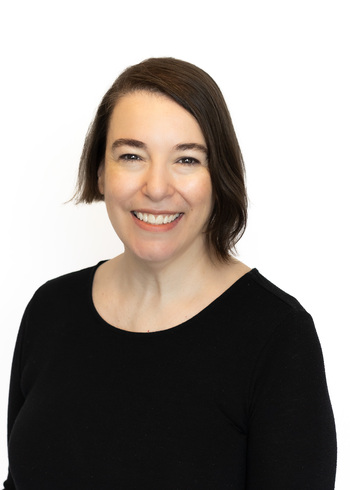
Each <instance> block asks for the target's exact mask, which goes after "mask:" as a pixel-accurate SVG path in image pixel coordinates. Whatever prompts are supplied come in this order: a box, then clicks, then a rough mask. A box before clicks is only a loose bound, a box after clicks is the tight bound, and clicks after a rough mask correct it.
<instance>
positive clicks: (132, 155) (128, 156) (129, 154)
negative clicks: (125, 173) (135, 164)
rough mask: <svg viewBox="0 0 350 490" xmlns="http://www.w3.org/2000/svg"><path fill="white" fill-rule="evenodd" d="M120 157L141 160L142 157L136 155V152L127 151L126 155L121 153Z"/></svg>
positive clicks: (121, 158)
mask: <svg viewBox="0 0 350 490" xmlns="http://www.w3.org/2000/svg"><path fill="white" fill-rule="evenodd" d="M119 159H120V160H140V157H139V156H138V155H135V154H134V153H125V154H124V155H120V157H119Z"/></svg>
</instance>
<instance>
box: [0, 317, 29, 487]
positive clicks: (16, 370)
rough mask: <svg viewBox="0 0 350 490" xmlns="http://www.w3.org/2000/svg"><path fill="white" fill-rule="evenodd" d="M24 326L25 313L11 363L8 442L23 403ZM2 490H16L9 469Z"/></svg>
mask: <svg viewBox="0 0 350 490" xmlns="http://www.w3.org/2000/svg"><path fill="white" fill-rule="evenodd" d="M25 324H26V313H25V314H24V316H23V320H22V323H21V327H20V329H19V333H18V336H17V341H16V346H15V351H14V356H13V361H12V370H11V380H10V392H9V403H8V442H9V440H10V437H11V432H12V428H13V425H14V423H15V421H16V418H17V415H18V413H19V411H20V409H21V407H22V405H23V402H24V396H23V393H22V391H21V351H22V344H23V337H24V330H25ZM4 489H5V490H15V489H16V487H15V484H14V481H13V478H12V475H11V471H10V469H9V473H8V476H7V479H6V481H5V482H4Z"/></svg>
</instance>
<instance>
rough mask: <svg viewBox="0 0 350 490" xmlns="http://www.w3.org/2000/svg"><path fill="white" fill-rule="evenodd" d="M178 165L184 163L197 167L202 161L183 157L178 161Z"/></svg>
mask: <svg viewBox="0 0 350 490" xmlns="http://www.w3.org/2000/svg"><path fill="white" fill-rule="evenodd" d="M178 163H183V164H184V165H196V164H198V163H200V161H199V160H197V158H193V157H183V158H180V159H179V160H178Z"/></svg>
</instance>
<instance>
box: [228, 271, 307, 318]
mask: <svg viewBox="0 0 350 490" xmlns="http://www.w3.org/2000/svg"><path fill="white" fill-rule="evenodd" d="M238 285H239V287H238V288H237V289H238V291H237V293H238V294H240V295H241V301H242V303H243V304H245V305H247V307H249V308H253V309H254V310H255V311H256V312H257V313H260V314H263V313H264V312H265V313H268V312H271V313H272V312H276V313H278V314H279V315H289V314H296V313H298V312H299V313H306V311H305V309H304V307H303V306H302V305H301V304H300V302H299V301H298V300H297V299H296V298H295V297H294V296H292V295H290V294H288V293H287V292H286V291H283V290H282V289H280V288H279V287H278V286H276V285H275V284H273V283H272V282H271V281H269V280H268V279H266V277H264V276H263V275H262V274H260V272H259V271H258V270H257V269H252V270H251V271H250V272H248V273H247V274H245V275H244V276H243V277H242V278H241V280H240V281H238ZM233 286H234V285H233ZM232 289H233V291H232V293H233V294H235V291H234V287H233V288H232Z"/></svg>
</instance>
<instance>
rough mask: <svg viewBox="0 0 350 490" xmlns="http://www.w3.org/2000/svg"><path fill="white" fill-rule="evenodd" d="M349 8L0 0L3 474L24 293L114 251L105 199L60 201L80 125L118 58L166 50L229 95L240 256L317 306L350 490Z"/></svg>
mask: <svg viewBox="0 0 350 490" xmlns="http://www.w3.org/2000/svg"><path fill="white" fill-rule="evenodd" d="M347 3H348V2H346V1H340V0H332V1H322V0H319V1H317V2H316V1H310V0H302V1H301V0H294V1H283V0H278V1H277V0H276V1H272V0H265V1H258V0H257V1H249V0H244V1H243V0H242V1H231V2H229V1H227V2H225V1H223V0H216V1H215V2H210V3H208V4H207V6H206V2H203V1H192V2H191V0H186V1H183V0H176V2H174V3H171V4H168V3H166V2H164V1H159V2H157V1H154V0H150V1H135V0H134V1H133V2H126V1H125V2H118V0H114V1H105V0H99V1H96V2H91V1H88V0H86V1H85V2H84V3H83V2H80V1H79V2H75V1H74V0H70V1H61V2H60V3H58V2H57V4H56V3H53V2H47V1H38V0H32V1H30V2H27V1H24V0H19V1H16V0H13V1H12V2H11V3H10V2H6V3H5V2H3V3H2V7H1V8H0V19H1V20H0V36H1V38H0V46H1V61H0V63H1V77H0V83H1V88H0V98H1V99H0V101H1V106H0V107H1V110H0V118H1V120H0V124H1V128H0V129H1V133H0V134H1V192H0V199H1V207H0V210H1V241H0V246H1V262H2V264H1V271H2V274H1V296H0V297H1V307H0V336H1V338H0V346H1V350H0V363H1V364H0V366H1V371H0V383H1V386H0V393H1V395H0V436H1V437H0V480H3V479H5V477H6V468H7V457H6V410H7V392H8V381H9V375H10V365H11V358H12V352H13V347H14V342H15V338H16V334H17V330H18V326H19V323H20V319H21V316H22V313H23V310H24V308H25V306H26V304H27V302H28V301H29V299H30V297H31V296H32V294H33V292H34V291H35V289H36V288H37V287H38V286H39V285H41V284H42V283H43V282H45V281H46V280H47V279H49V278H52V277H55V276H57V275H61V274H63V273H66V272H69V271H72V270H76V269H79V268H82V267H87V266H90V265H92V264H95V263H96V262H97V261H99V260H101V259H104V258H109V257H112V256H114V255H116V254H117V253H119V252H120V251H121V245H120V243H119V242H118V240H117V239H116V238H115V236H114V232H113V231H112V228H111V227H110V225H109V223H108V220H107V218H106V215H105V210H104V205H103V204H99V205H91V206H82V205H81V206H74V205H73V204H64V202H65V201H67V200H69V199H70V197H71V196H72V193H73V190H74V183H75V178H76V171H77V165H78V161H79V156H80V152H81V148H82V144H83V141H84V136H85V133H86V130H87V128H88V125H89V123H90V121H91V119H92V117H93V115H94V112H95V110H96V108H97V105H98V103H99V101H100V99H101V97H102V96H103V94H104V93H105V91H106V90H107V89H108V87H109V86H110V85H111V83H112V82H113V81H114V79H115V78H116V77H117V75H118V74H119V73H120V72H121V71H122V70H123V69H124V68H125V67H126V66H129V65H131V64H134V63H137V62H139V61H142V60H143V59H145V58H148V57H151V56H174V57H177V58H182V59H184V60H187V61H190V62H193V63H195V64H197V65H198V66H200V67H201V68H203V69H205V70H206V71H207V72H208V73H209V74H211V75H212V76H213V78H214V79H215V80H216V81H217V83H218V84H219V86H220V87H221V89H222V91H223V93H224V96H225V98H226V100H227V103H228V105H229V108H230V111H231V114H232V118H233V122H234V125H235V128H236V131H237V135H238V138H239V141H240V144H241V147H242V151H243V155H244V158H245V162H246V167H247V177H248V190H249V195H250V202H251V204H250V220H249V226H248V231H247V233H246V235H245V237H244V238H243V239H242V241H241V243H240V246H239V253H240V258H241V260H243V261H244V262H246V263H247V264H248V265H250V266H255V267H258V269H259V270H260V272H261V273H262V274H264V275H265V276H267V277H268V278H269V279H270V280H272V281H273V282H275V283H276V284H277V285H279V286H280V287H281V288H283V289H285V290H287V291H288V292H289V293H291V294H293V295H294V296H296V297H297V298H298V299H299V301H300V302H301V303H302V304H303V305H304V306H305V308H306V309H307V310H308V311H310V312H311V314H312V315H313V317H314V320H315V323H316V326H317V330H318V334H319V337H320V340H321V343H322V346H323V352H324V358H325V363H326V368H327V377H328V384H329V390H330V394H331V398H332V402H333V408H334V412H335V417H336V422H337V430H338V444H339V462H338V476H337V486H336V488H337V489H338V490H346V489H348V488H350V473H349V461H350V422H349V413H350V399H349V398H350V395H349V375H350V362H349V357H350V354H349V336H348V330H349V327H350V321H349V308H348V302H349V299H350V298H349V292H350V291H349V279H348V278H349V272H350V271H349V260H348V251H349V247H350V243H349V198H348V196H349V191H348V188H349V173H348V169H349V166H350V149H349V148H350V138H349V130H350V124H349V118H350V99H349V90H350V89H349V87H350V76H349V60H350V56H349V51H350V34H349V31H350V29H349V20H350V19H349V14H348V12H347V7H348V5H347Z"/></svg>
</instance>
